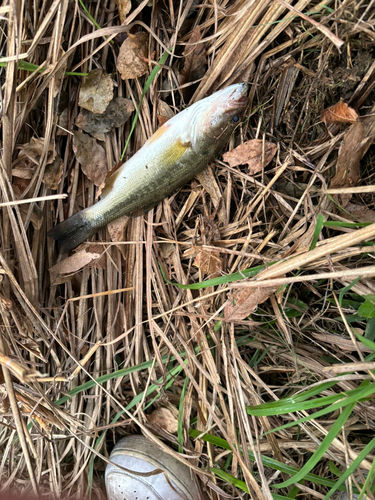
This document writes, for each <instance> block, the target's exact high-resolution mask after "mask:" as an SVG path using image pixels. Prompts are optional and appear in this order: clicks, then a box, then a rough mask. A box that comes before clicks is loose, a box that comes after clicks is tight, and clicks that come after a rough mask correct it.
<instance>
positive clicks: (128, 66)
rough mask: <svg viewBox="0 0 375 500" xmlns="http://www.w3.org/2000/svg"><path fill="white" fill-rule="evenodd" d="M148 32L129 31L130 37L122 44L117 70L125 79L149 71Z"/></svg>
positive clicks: (136, 76) (137, 76)
mask: <svg viewBox="0 0 375 500" xmlns="http://www.w3.org/2000/svg"><path fill="white" fill-rule="evenodd" d="M147 53H148V34H147V33H145V32H141V31H140V32H138V33H136V34H135V35H132V34H131V33H128V38H127V39H126V40H125V42H124V43H123V44H122V45H121V48H120V53H119V55H118V58H117V70H118V71H119V73H120V74H121V78H122V79H123V80H130V79H133V78H139V77H140V76H142V75H144V74H145V73H147V71H148V59H147Z"/></svg>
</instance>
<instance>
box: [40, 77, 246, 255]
mask: <svg viewBox="0 0 375 500" xmlns="http://www.w3.org/2000/svg"><path fill="white" fill-rule="evenodd" d="M247 93H248V84H247V83H237V84H234V85H230V86H229V87H226V88H224V89H221V90H219V91H217V92H215V93H214V94H212V95H210V96H209V97H206V98H204V99H202V100H201V101H198V102H196V103H194V104H192V105H191V106H190V107H188V108H186V109H184V110H183V111H181V112H180V113H178V114H176V115H175V116H174V117H172V118H171V119H170V120H168V121H167V122H166V123H164V125H162V126H161V127H159V129H158V130H157V131H156V132H155V133H154V134H153V135H152V136H151V137H150V138H149V139H148V140H147V142H146V143H145V144H144V145H143V146H142V148H141V149H139V150H138V151H137V152H136V153H135V154H134V155H133V156H132V157H131V158H130V159H129V160H128V161H127V162H125V163H124V164H123V165H121V167H119V168H118V169H117V170H116V171H114V172H113V174H112V175H110V176H109V177H108V179H107V180H106V184H105V186H104V188H103V190H102V193H101V195H100V200H99V201H98V202H97V203H95V204H94V205H92V206H90V207H88V208H85V209H84V210H82V211H80V212H78V213H76V214H74V215H72V216H71V217H69V218H68V219H66V220H65V221H63V222H61V223H60V224H58V225H56V226H55V227H53V228H52V229H51V230H50V231H49V233H48V236H49V237H51V238H53V239H54V240H56V241H57V244H58V248H59V250H60V251H61V252H62V253H67V252H69V251H70V250H73V249H74V248H75V247H76V246H78V245H79V244H81V243H83V242H84V241H85V240H87V239H88V238H90V237H91V236H93V235H94V234H95V233H97V232H98V231H99V230H100V229H101V228H103V227H105V226H106V225H107V224H108V223H109V222H112V221H114V220H115V219H118V218H119V217H121V216H123V215H128V216H135V215H139V214H140V213H142V212H145V211H147V210H150V209H151V208H153V207H154V206H156V205H157V204H158V203H159V202H161V201H162V200H163V199H164V198H166V197H167V196H168V195H169V194H171V193H172V192H173V191H175V190H176V189H178V188H180V187H182V186H183V185H184V184H186V183H187V182H188V181H190V180H191V179H192V178H193V177H194V176H195V175H196V174H198V173H200V172H201V171H202V170H204V169H205V168H206V167H207V165H208V164H209V163H210V162H211V161H213V160H214V159H215V158H216V156H217V155H218V154H219V153H220V150H221V149H222V148H223V146H224V145H225V143H226V142H227V141H228V140H229V138H230V136H231V134H232V132H233V130H234V129H235V127H237V126H238V124H239V122H240V120H241V117H242V115H243V113H244V110H245V108H246V106H247V103H248V98H247Z"/></svg>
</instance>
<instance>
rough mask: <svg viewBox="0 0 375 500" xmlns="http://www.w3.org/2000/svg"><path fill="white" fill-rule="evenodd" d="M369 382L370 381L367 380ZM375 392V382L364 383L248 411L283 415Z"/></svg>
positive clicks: (352, 400) (352, 399)
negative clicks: (314, 396)
mask: <svg viewBox="0 0 375 500" xmlns="http://www.w3.org/2000/svg"><path fill="white" fill-rule="evenodd" d="M366 382H368V381H366ZM374 392H375V383H372V384H368V383H366V384H363V385H361V387H358V388H357V389H352V390H351V391H348V392H345V393H338V394H334V395H332V396H324V397H322V398H318V399H312V400H310V401H301V402H299V401H298V400H296V399H292V398H288V399H285V400H284V399H281V400H280V401H275V402H272V403H264V404H261V405H258V406H248V407H247V413H248V414H249V415H252V416H256V417H265V416H268V417H269V416H274V415H283V414H285V413H293V412H296V411H302V410H310V409H312V408H318V407H319V406H327V405H330V404H334V403H336V402H337V401H339V400H342V399H344V398H345V399H346V404H349V403H351V402H356V401H358V400H360V399H363V398H366V397H368V396H370V395H372V394H374Z"/></svg>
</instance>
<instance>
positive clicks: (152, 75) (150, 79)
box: [121, 52, 170, 160]
mask: <svg viewBox="0 0 375 500" xmlns="http://www.w3.org/2000/svg"><path fill="white" fill-rule="evenodd" d="M169 55H170V54H169V52H164V54H163V55H162V56H161V58H160V59H159V61H158V64H155V66H154V68H153V70H152V71H151V73H150V76H149V77H148V78H147V80H146V83H145V86H144V89H143V92H142V95H141V98H140V100H139V104H138V108H137V111H136V112H135V116H134V118H133V123H132V126H131V129H130V132H129V135H128V138H127V140H126V143H125V146H124V149H123V151H122V155H121V160H122V159H123V158H124V155H125V152H126V149H127V147H128V144H129V141H130V138H131V136H132V134H133V132H134V129H135V125H136V123H137V120H138V115H139V110H140V109H141V105H142V101H143V98H144V96H145V95H146V92H147V91H148V89H149V88H150V85H151V83H152V82H153V81H154V80H155V78H156V76H157V74H158V73H159V70H160V68H161V66H159V64H164V63H165V61H166V60H167V58H168V56H169Z"/></svg>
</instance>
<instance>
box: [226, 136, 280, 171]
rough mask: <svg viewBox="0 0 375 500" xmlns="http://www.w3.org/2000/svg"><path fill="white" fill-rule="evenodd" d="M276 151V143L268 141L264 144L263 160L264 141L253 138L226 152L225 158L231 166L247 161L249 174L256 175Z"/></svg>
mask: <svg viewBox="0 0 375 500" xmlns="http://www.w3.org/2000/svg"><path fill="white" fill-rule="evenodd" d="M276 151H277V146H276V144H273V143H272V142H268V141H266V142H265V144H264V161H263V141H262V140H260V139H252V140H250V141H247V142H244V143H243V144H240V145H239V146H237V147H236V148H235V149H233V150H232V151H229V152H228V153H225V154H224V155H223V159H224V161H226V162H228V163H229V165H230V166H231V167H236V166H237V165H244V164H245V163H247V165H248V167H249V174H251V175H254V174H256V173H257V172H260V171H261V170H262V168H263V167H266V166H267V165H268V164H269V163H270V161H271V160H272V158H273V157H274V156H275V154H276Z"/></svg>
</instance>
